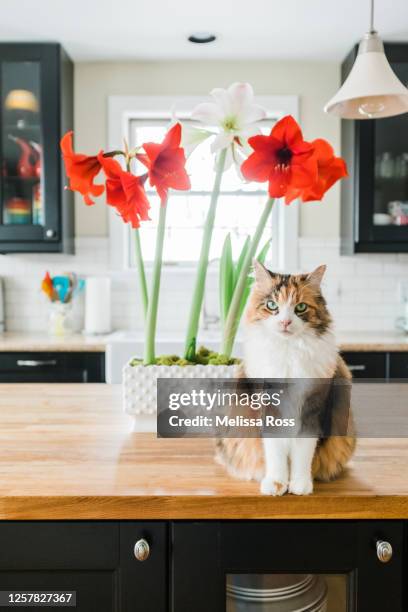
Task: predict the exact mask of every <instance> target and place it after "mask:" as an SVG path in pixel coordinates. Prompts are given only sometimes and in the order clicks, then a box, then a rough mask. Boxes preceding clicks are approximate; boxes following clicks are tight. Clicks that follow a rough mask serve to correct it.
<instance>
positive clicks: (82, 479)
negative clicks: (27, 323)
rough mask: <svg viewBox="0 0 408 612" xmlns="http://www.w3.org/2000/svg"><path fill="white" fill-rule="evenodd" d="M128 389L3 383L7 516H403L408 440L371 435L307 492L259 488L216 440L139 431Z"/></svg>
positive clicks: (2, 469)
mask: <svg viewBox="0 0 408 612" xmlns="http://www.w3.org/2000/svg"><path fill="white" fill-rule="evenodd" d="M131 429H132V421H131V419H130V417H128V416H127V415H125V414H124V413H123V412H122V408H121V388H120V387H116V386H108V385H91V384H88V385H82V384H78V385H72V384H70V385H63V384H61V385H60V384H55V385H51V384H50V385H42V384H32V385H29V384H27V385H13V384H10V385H8V384H3V385H0V519H1V520H13V519H14V520H16V519H17V520H53V519H74V520H76V519H102V520H103V519H115V520H120V519H133V520H135V519H137V520H150V519H168V520H173V519H322V518H323V519H374V518H375V519H397V518H398V519H406V518H408V440H407V439H375V440H368V439H364V440H361V441H359V444H358V449H357V452H356V455H355V458H354V460H353V462H352V463H351V465H350V468H349V470H348V472H347V473H346V474H345V475H344V476H343V477H342V478H341V479H339V480H337V481H335V482H332V483H329V484H319V483H317V484H316V487H315V493H314V494H313V495H311V496H309V497H296V496H293V495H285V496H284V497H281V498H273V497H266V496H262V495H260V494H259V485H258V484H257V483H252V482H242V481H239V480H233V479H232V478H230V477H229V476H228V475H226V473H225V472H224V470H223V469H222V468H221V467H220V466H218V465H217V464H215V462H214V460H213V442H212V440H192V439H186V440H165V439H157V438H156V437H155V436H154V435H152V434H136V433H132V431H131Z"/></svg>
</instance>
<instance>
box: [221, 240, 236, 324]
mask: <svg viewBox="0 0 408 612" xmlns="http://www.w3.org/2000/svg"><path fill="white" fill-rule="evenodd" d="M233 291H234V263H233V261H232V247H231V236H230V234H228V235H227V237H226V238H225V241H224V246H223V248H222V254H221V259H220V278H219V293H220V317H221V323H222V324H224V322H225V320H226V318H227V315H228V309H229V307H230V304H231V299H232V293H233Z"/></svg>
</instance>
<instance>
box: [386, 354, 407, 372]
mask: <svg viewBox="0 0 408 612" xmlns="http://www.w3.org/2000/svg"><path fill="white" fill-rule="evenodd" d="M389 359H390V378H408V353H405V352H404V353H390V357H389Z"/></svg>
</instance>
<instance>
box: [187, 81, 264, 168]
mask: <svg viewBox="0 0 408 612" xmlns="http://www.w3.org/2000/svg"><path fill="white" fill-rule="evenodd" d="M210 95H211V97H212V98H213V100H214V102H203V103H201V104H198V106H196V107H195V109H194V110H193V112H192V114H191V118H192V119H193V120H196V121H200V122H201V123H204V124H205V125H206V126H207V127H208V128H215V130H216V137H215V139H214V141H213V142H212V144H211V150H212V152H213V153H217V152H219V151H221V150H222V149H225V148H227V147H229V148H230V149H231V153H232V155H231V161H234V157H236V156H237V155H239V156H240V154H239V153H238V152H237V151H235V149H236V148H237V145H238V147H239V146H241V147H245V146H246V144H247V139H248V138H249V137H250V136H253V135H254V134H257V133H259V128H258V127H257V126H256V123H257V122H258V121H260V120H261V119H264V118H265V117H266V111H265V110H264V109H263V108H262V107H261V106H259V105H258V104H255V102H254V91H253V89H252V87H251V85H250V84H249V83H233V84H232V85H230V86H229V87H228V89H221V88H216V89H213V90H212V92H211V94H210ZM210 133H214V131H212V132H210Z"/></svg>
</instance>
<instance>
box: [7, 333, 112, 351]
mask: <svg viewBox="0 0 408 612" xmlns="http://www.w3.org/2000/svg"><path fill="white" fill-rule="evenodd" d="M106 343H107V336H85V335H84V334H73V335H72V336H65V337H63V338H59V337H53V336H50V335H48V334H47V333H46V332H44V333H42V334H39V333H37V334H35V333H27V332H5V333H3V334H0V353H7V352H10V353H16V352H31V351H33V352H36V351H39V352H41V353H44V352H51V353H52V352H54V351H57V352H67V353H71V352H73V353H79V352H81V353H82V352H84V353H104V352H105V349H106Z"/></svg>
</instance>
